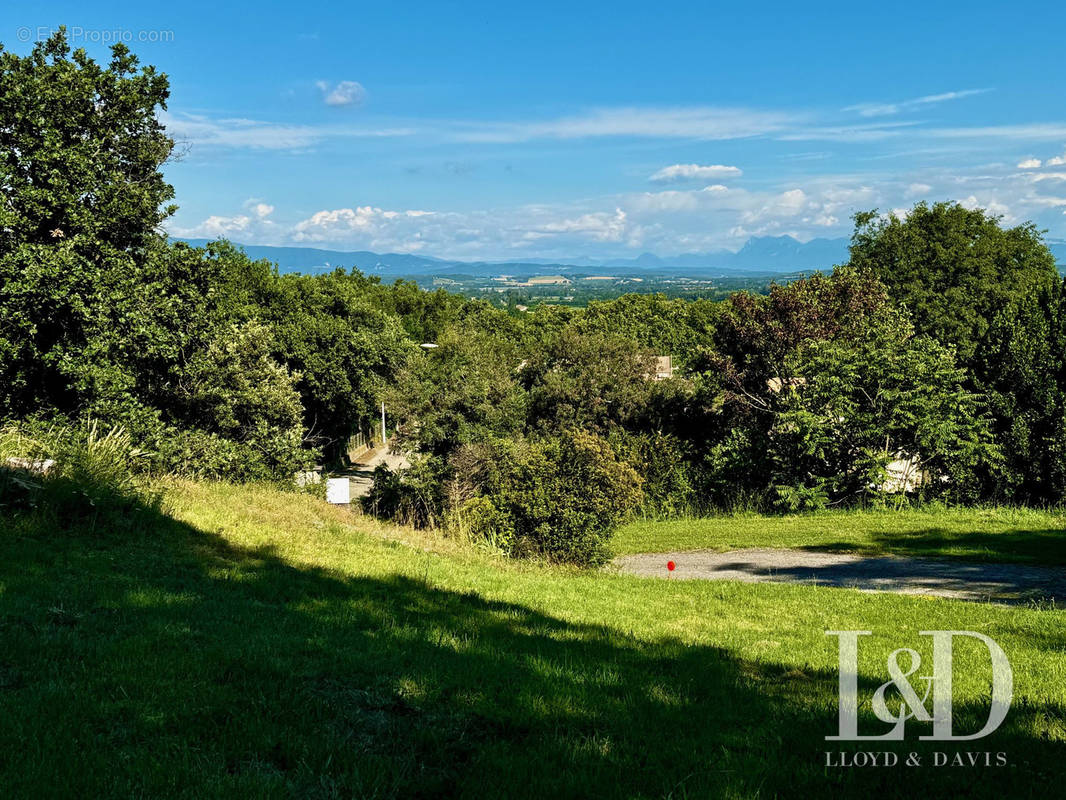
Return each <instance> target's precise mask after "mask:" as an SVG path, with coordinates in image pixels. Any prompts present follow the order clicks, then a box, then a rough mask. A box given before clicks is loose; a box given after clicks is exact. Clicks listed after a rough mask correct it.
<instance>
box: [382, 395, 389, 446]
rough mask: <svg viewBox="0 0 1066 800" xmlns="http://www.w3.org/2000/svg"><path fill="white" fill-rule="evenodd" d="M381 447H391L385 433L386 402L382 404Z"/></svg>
mask: <svg viewBox="0 0 1066 800" xmlns="http://www.w3.org/2000/svg"><path fill="white" fill-rule="evenodd" d="M381 446H382V447H385V448H387V447H388V446H389V437H388V436H387V435H386V433H385V402H384V401H382V403H381Z"/></svg>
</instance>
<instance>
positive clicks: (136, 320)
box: [0, 30, 173, 413]
mask: <svg viewBox="0 0 1066 800" xmlns="http://www.w3.org/2000/svg"><path fill="white" fill-rule="evenodd" d="M167 93H168V86H167V79H166V77H165V76H164V75H161V74H158V73H156V72H155V70H154V69H153V68H152V67H146V68H144V69H141V70H138V62H137V59H136V58H135V57H134V56H133V55H131V54H130V53H129V51H128V50H127V49H126V48H125V47H124V46H123V45H116V46H115V47H114V48H112V59H111V62H110V64H109V65H108V66H107V67H106V68H103V67H101V66H100V65H98V64H97V63H96V62H94V61H93V60H92V59H90V58H89V57H88V56H87V55H86V54H85V52H84V51H83V50H77V51H74V52H73V53H71V51H70V48H69V47H68V46H67V42H66V36H65V33H64V32H63V31H62V30H61V31H60V32H58V33H56V34H55V35H54V36H52V37H51V38H50V39H48V40H47V41H46V42H42V43H39V44H38V45H37V46H35V47H34V49H33V51H32V53H31V54H30V55H28V56H26V57H19V56H17V55H15V54H13V53H10V52H7V51H4V50H3V49H2V48H0V108H2V109H3V118H2V122H0V193H2V199H3V202H0V354H2V355H3V358H2V359H0V384H3V385H4V390H3V396H2V397H0V402H3V409H2V410H6V411H7V412H8V413H11V412H13V411H19V412H23V413H24V412H26V411H32V410H34V409H38V408H55V409H59V410H60V411H72V410H75V409H76V408H77V407H79V406H80V405H83V401H84V400H85V398H86V396H87V395H89V396H92V395H97V396H99V395H100V394H102V393H107V392H114V391H124V390H126V389H128V387H129V386H130V385H131V384H132V383H133V379H132V378H131V376H130V375H129V374H128V372H129V371H128V370H126V369H125V368H123V367H122V365H121V364H120V363H119V361H118V360H117V359H116V358H112V356H121V355H122V354H121V353H114V352H112V351H113V348H112V347H111V346H110V344H109V343H108V340H111V341H113V340H114V338H115V336H116V335H117V334H118V332H123V331H124V332H126V333H128V334H130V335H131V336H133V337H136V336H138V335H143V334H145V333H146V332H148V330H149V328H150V327H151V326H150V325H149V324H147V322H146V309H145V307H144V305H143V304H142V303H141V301H142V300H143V299H144V297H145V296H146V294H147V293H146V292H145V289H146V287H147V286H149V285H150V284H151V282H152V280H151V278H150V277H147V276H145V275H144V274H143V271H144V270H145V269H146V268H147V267H146V265H148V264H149V263H151V262H152V260H153V257H154V254H155V253H156V252H157V251H158V249H159V246H160V242H161V241H162V237H161V235H160V234H159V233H158V230H157V229H158V227H159V225H160V223H161V222H162V221H163V220H164V219H165V218H166V217H167V216H168V215H169V214H170V213H171V212H172V210H173V209H172V207H170V206H167V205H164V204H165V203H166V202H167V201H169V200H170V199H171V197H172V196H173V190H172V189H171V187H170V186H169V185H168V184H167V183H166V182H165V180H164V179H163V176H162V173H161V172H160V166H161V165H162V164H163V162H164V161H165V160H166V159H167V157H168V156H169V155H170V153H171V150H172V147H173V143H172V142H171V140H170V139H169V138H168V137H167V136H166V134H165V132H164V130H163V127H162V125H161V124H160V122H159V120H158V118H157V115H156V112H157V110H159V109H163V108H165V107H166V99H167ZM154 305H155V304H152V305H150V306H149V308H151V307H153V306H154ZM142 338H143V337H142ZM128 349H129V352H130V353H133V352H134V350H135V348H134V347H129V348H128Z"/></svg>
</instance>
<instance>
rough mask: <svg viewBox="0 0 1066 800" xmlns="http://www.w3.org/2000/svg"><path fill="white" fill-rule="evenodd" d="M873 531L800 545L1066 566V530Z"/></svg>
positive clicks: (816, 548)
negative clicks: (863, 537) (857, 538)
mask: <svg viewBox="0 0 1066 800" xmlns="http://www.w3.org/2000/svg"><path fill="white" fill-rule="evenodd" d="M869 535H870V543H869V544H865V543H856V542H854V541H850V542H849V541H841V542H827V543H824V544H816V545H806V546H804V547H801V548H799V549H802V550H811V551H820V552H836V553H858V554H860V555H883V554H885V553H893V554H895V555H906V556H925V557H930V558H936V557H944V556H949V557H951V558H953V559H963V560H972V561H988V562H1003V563H1017V564H1033V565H1048V566H1066V530H1057V529H1044V530H1017V531H1008V532H1004V533H988V532H982V531H965V532H955V531H949V530H946V529H944V528H921V529H919V530H914V531H902V532H895V533H890V534H889V533H883V532H881V531H873V532H871V533H870V534H869Z"/></svg>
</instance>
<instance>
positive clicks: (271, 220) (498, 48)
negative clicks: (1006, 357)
mask: <svg viewBox="0 0 1066 800" xmlns="http://www.w3.org/2000/svg"><path fill="white" fill-rule="evenodd" d="M867 5H873V4H867ZM876 6H877V7H858V4H855V3H847V4H844V3H839V4H838V3H818V4H808V5H803V4H797V3H794V2H792V3H757V2H756V3H728V4H712V3H685V4H678V3H669V2H659V3H640V4H636V3H623V2H612V3H575V2H570V3H554V2H547V3H545V2H541V3H537V4H511V3H506V2H495V3H461V4H452V3H445V2H436V3H420V2H405V3H387V2H384V3H382V2H379V3H375V4H369V3H367V4H362V3H346V4H322V3H315V2H303V3H299V4H291V3H284V4H282V3H278V4H271V3H256V4H251V3H222V2H217V1H216V2H212V3H205V2H185V3H181V4H166V5H162V4H160V5H155V6H151V5H149V4H145V3H136V4H134V3H129V4H126V3H102V2H81V3H62V2H58V3H49V4H48V8H47V9H43V8H42V7H41V6H40V5H39V4H37V3H20V2H8V3H6V4H5V9H4V11H3V12H2V14H3V20H4V23H3V25H2V26H0V41H2V42H3V43H4V45H5V46H6V47H8V48H9V49H12V50H15V51H16V52H26V51H27V50H28V49H29V47H30V42H29V41H24V40H32V39H34V38H36V37H37V36H38V35H40V34H42V33H44V34H46V33H47V31H48V30H49V29H51V28H54V27H56V26H58V25H59V24H66V25H67V26H68V28H69V29H70V31H71V34H72V36H71V38H72V41H73V44H75V45H83V46H85V47H86V48H87V49H88V50H89V51H90V52H92V53H94V54H96V55H97V56H99V57H102V56H104V55H106V48H105V47H104V45H103V43H102V42H103V40H104V39H105V38H107V37H111V38H116V37H119V38H125V39H126V40H127V41H128V43H129V45H130V46H131V48H132V49H133V50H134V51H135V52H137V53H138V54H139V55H141V57H142V60H143V61H145V62H146V63H151V64H154V65H156V66H157V67H158V68H159V69H161V70H162V71H164V72H166V73H168V74H169V75H170V77H171V86H172V96H171V101H170V103H169V107H168V109H167V111H166V112H165V114H164V115H163V116H164V119H165V122H166V124H167V126H168V128H169V130H170V131H171V133H172V135H174V136H175V137H176V138H177V139H178V140H179V142H180V143H181V147H180V149H181V151H182V153H183V157H182V158H181V160H179V161H176V162H175V163H172V164H168V165H167V167H166V168H165V171H166V174H167V177H168V179H169V180H170V181H171V182H172V183H173V184H174V187H175V189H176V192H177V202H178V204H179V205H180V211H179V212H178V213H177V215H175V217H174V218H173V219H172V220H171V221H170V223H169V225H168V227H169V229H170V231H171V232H172V233H175V234H177V235H183V236H208V237H214V236H227V237H229V238H231V239H233V240H234V241H240V242H245V243H255V244H304V245H308V246H320V247H330V248H340V249H372V250H376V251H401V252H419V253H423V254H426V255H435V256H440V257H449V258H469V259H477V258H493V259H502V258H517V257H533V256H539V257H553V258H555V257H559V258H564V257H568V256H579V255H591V256H622V255H636V254H639V253H642V252H652V253H656V254H658V255H661V256H669V255H674V254H678V253H686V252H706V251H711V250H715V249H719V248H729V249H736V248H738V247H739V246H741V245H742V244H743V243H744V241H745V240H746V239H747V238H748V237H750V236H754V235H780V234H786V233H787V234H791V235H794V236H796V237H797V238H800V239H804V240H806V239H809V238H812V237H816V236H829V237H835V236H846V235H847V234H848V233H849V232H850V228H851V222H850V219H849V217H850V215H851V214H852V213H854V212H855V211H857V210H864V209H868V208H874V207H876V208H879V209H881V210H882V211H884V212H885V213H903V211H904V210H905V209H906V208H908V207H909V206H911V205H913V204H914V203H915V202H916V201H918V200H923V199H925V200H957V201H959V202H962V203H964V204H966V205H971V206H981V207H984V208H989V209H991V210H993V211H995V212H996V213H999V214H1002V215H1003V216H1004V218H1005V219H1006V220H1007V221H1008V222H1011V223H1014V222H1020V221H1024V220H1027V219H1032V220H1034V221H1036V222H1037V223H1038V224H1039V225H1040V226H1041V227H1044V228H1047V229H1048V230H1049V235H1050V236H1051V237H1053V238H1058V237H1066V102H1064V96H1063V89H1062V87H1063V85H1064V83H1066V57H1064V48H1063V44H1062V37H1063V31H1064V30H1066V4H1060V3H1052V2H1044V3H1027V2H1016V3H1012V4H1009V5H1007V4H1003V3H987V2H979V1H978V2H967V3H953V2H937V3H930V2H923V3H910V2H904V3H896V4H887V3H881V4H876Z"/></svg>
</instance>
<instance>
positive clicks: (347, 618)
mask: <svg viewBox="0 0 1066 800" xmlns="http://www.w3.org/2000/svg"><path fill="white" fill-rule="evenodd" d="M169 505H170V508H171V509H172V514H173V517H174V519H168V518H164V517H158V518H149V519H147V520H145V521H144V522H142V523H141V524H140V526H139V530H138V531H137V532H136V533H129V532H127V533H123V534H121V535H119V534H113V535H110V536H109V535H106V534H105V535H101V534H100V533H97V534H95V535H93V536H89V535H76V536H75V535H69V534H59V533H56V532H54V531H48V530H21V531H16V530H12V529H10V528H9V529H8V530H6V531H4V532H3V533H2V535H0V549H2V552H0V643H2V645H3V647H2V649H0V702H2V704H3V708H4V713H3V714H2V715H0V753H2V754H3V755H2V756H0V785H2V786H3V789H4V795H5V796H8V797H15V796H41V795H46V794H47V795H52V794H69V795H77V796H83V797H88V796H93V797H95V796H101V795H108V794H111V795H130V794H136V795H149V796H152V795H154V796H159V795H166V796H181V795H184V796H188V797H205V796H223V795H226V796H233V795H234V794H239V795H241V796H285V795H293V794H295V795H297V796H301V797H335V796H352V795H356V796H431V795H449V796H481V797H522V796H527V797H545V796H553V795H555V796H575V795H584V796H588V795H595V796H623V795H624V796H649V797H651V796H667V795H668V796H674V797H685V796H700V797H703V796H740V797H755V796H758V797H771V796H779V795H780V796H796V795H803V796H814V795H818V794H823V793H828V792H829V791H831V790H832V791H834V792H835V793H837V794H844V795H859V794H863V795H869V794H870V793H875V794H876V793H880V794H876V796H915V795H916V794H921V793H922V792H921V791H920V790H921V789H924V790H925V794H926V796H947V795H953V796H957V795H958V794H960V793H965V792H966V791H969V793H970V795H971V796H1003V795H1004V794H1009V795H1010V796H1027V795H1029V794H1030V793H1031V794H1033V795H1034V796H1036V795H1044V796H1047V795H1048V794H1049V793H1052V792H1053V791H1054V785H1056V783H1055V782H1056V781H1057V780H1058V778H1057V777H1056V776H1057V775H1059V774H1060V772H1061V749H1062V744H1063V741H1064V740H1066V727H1064V721H1063V704H1064V699H1066V698H1064V689H1063V687H1064V686H1066V658H1064V653H1063V651H1064V642H1066V617H1064V615H1063V613H1062V612H1057V611H1048V610H1038V609H1007V608H1000V607H993V606H983V605H976V604H964V603H958V602H952V601H945V600H937V599H930V598H916V597H906V596H893V595H866V594H861V593H858V592H853V591H845V590H834V589H828V588H822V587H806V586H787V585H747V584H728V583H701V582H691V581H688V582H670V581H664V580H639V579H635V578H629V577H625V576H618V575H610V574H602V573H599V574H583V573H578V572H574V571H570V570H563V569H553V568H547V567H540V566H535V565H523V564H513V563H507V562H501V561H498V560H495V559H493V558H491V557H489V556H483V555H479V554H477V553H473V552H470V551H468V550H464V549H462V548H459V547H455V546H450V547H449V546H446V545H442V544H440V543H438V542H436V541H434V540H432V539H429V538H426V537H420V536H418V535H417V534H414V533H412V532H408V531H404V530H401V529H390V528H385V527H379V526H376V525H373V524H370V523H366V522H365V521H363V520H358V519H356V518H353V517H350V516H349V515H348V514H347V512H345V511H342V510H338V509H334V508H329V507H327V506H325V505H323V504H320V503H318V502H316V501H314V500H312V499H310V498H308V497H306V496H301V495H294V494H282V493H278V492H274V491H271V490H267V489H247V488H234V487H229V486H224V485H203V484H200V485H197V484H181V485H178V486H176V487H175V488H174V489H173V490H172V491H171V492H170V494H169ZM939 628H943V629H948V628H951V629H967V630H978V631H982V632H985V633H987V634H989V635H991V636H993V637H994V638H995V639H996V640H997V641H998V642H999V643H1000V644H1001V645H1002V646H1003V647H1004V649H1005V650H1006V652H1007V654H1008V655H1009V656H1010V658H1011V661H1012V664H1013V666H1014V670H1015V705H1014V708H1013V710H1012V712H1011V715H1010V716H1009V717H1008V720H1007V722H1006V723H1005V725H1004V727H1003V728H1001V729H1000V731H999V732H997V733H996V734H995V735H994V736H993V737H991V738H989V739H986V740H983V741H982V742H979V743H969V744H968V745H967V744H966V743H963V744H962V745H961V746H957V747H956V748H946V749H949V750H954V749H970V750H993V751H999V750H1002V751H1005V752H1006V753H1007V755H1008V758H1009V759H1010V762H1011V766H1009V767H1003V768H999V769H979V770H974V769H971V770H948V769H941V770H934V769H917V770H916V769H913V768H912V769H910V770H907V771H901V770H887V769H886V770H850V771H848V770H839V769H830V770H827V769H825V767H824V766H823V762H824V755H823V752H824V750H825V749H826V747H827V745H828V744H829V743H826V742H824V741H823V737H824V736H825V735H827V734H830V733H832V732H833V731H834V728H835V724H836V671H835V670H836V653H835V645H834V640H832V639H830V638H828V637H826V636H825V635H824V634H823V631H824V630H827V629H864V630H865V629H869V630H873V631H874V632H875V636H873V637H870V639H871V641H870V644H869V646H868V647H866V649H864V650H863V651H862V653H861V656H862V658H861V669H862V672H863V676H862V680H863V687H864V690H865V691H866V693H867V694H869V692H871V691H872V690H873V689H874V688H875V687H876V686H877V685H879V684H880V683H881V682H883V681H884V680H887V676H884V675H883V674H882V673H883V672H884V658H885V655H886V654H887V652H888V651H889V650H891V649H895V648H896V647H902V646H914V647H917V648H918V649H919V650H921V651H922V652H923V655H924V656H925V658H926V659H927V660H928V658H929V653H928V648H927V647H926V646H925V644H924V641H923V637H919V636H917V632H918V631H919V630H927V629H939ZM956 665H957V669H956V694H955V697H956V720H957V725H958V726H959V727H960V728H961V729H962V730H966V729H969V730H974V729H976V727H978V726H979V725H980V724H981V720H983V716H984V714H985V713H986V712H985V704H984V698H985V697H986V696H987V692H988V687H987V684H986V677H985V673H986V671H987V670H986V667H985V659H984V658H982V657H981V656H980V655H978V654H977V652H976V651H975V650H968V649H966V648H960V653H959V655H958V657H957V659H956ZM863 725H865V726H869V727H868V730H871V731H872V730H875V729H876V727H877V726H878V725H879V723H877V722H876V720H874V719H873V718H872V717H871V716H870V715H869V714H868V713H866V714H865V716H864V717H863ZM882 727H883V726H882ZM866 745H867V748H870V747H871V743H866ZM872 748H873V749H877V750H881V749H886V748H891V749H895V750H898V751H900V752H907V751H911V750H918V751H921V752H926V751H928V750H929V748H928V746H923V745H920V744H918V743H917V742H916V741H908V742H906V743H904V744H903V745H902V746H900V745H886V744H884V743H880V742H876V743H872ZM834 749H836V748H834ZM845 749H852V750H854V749H858V748H857V747H851V746H849V747H847V748H845ZM941 749H945V748H943V747H942V748H941ZM967 787H969V788H968V789H967Z"/></svg>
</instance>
